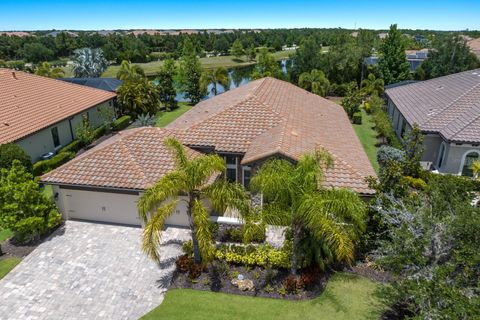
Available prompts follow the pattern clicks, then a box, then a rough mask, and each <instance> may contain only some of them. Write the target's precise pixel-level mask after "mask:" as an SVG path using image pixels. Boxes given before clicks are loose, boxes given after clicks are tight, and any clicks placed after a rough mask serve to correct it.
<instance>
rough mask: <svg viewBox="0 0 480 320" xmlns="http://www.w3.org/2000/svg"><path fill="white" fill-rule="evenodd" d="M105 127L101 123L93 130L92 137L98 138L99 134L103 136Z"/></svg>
mask: <svg viewBox="0 0 480 320" xmlns="http://www.w3.org/2000/svg"><path fill="white" fill-rule="evenodd" d="M106 129H107V127H106V126H105V125H101V126H100V127H98V128H97V129H95V130H93V138H94V139H98V138H100V137H101V136H103V135H104V134H105V131H106Z"/></svg>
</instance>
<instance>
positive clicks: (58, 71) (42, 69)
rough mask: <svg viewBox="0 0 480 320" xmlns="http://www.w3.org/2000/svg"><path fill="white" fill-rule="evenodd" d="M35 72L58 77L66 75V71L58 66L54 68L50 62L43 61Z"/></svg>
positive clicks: (43, 75) (44, 75)
mask: <svg viewBox="0 0 480 320" xmlns="http://www.w3.org/2000/svg"><path fill="white" fill-rule="evenodd" d="M35 74H36V75H38V76H42V77H48V78H53V79H57V78H63V77H64V76H65V71H63V70H62V68H58V67H56V68H52V67H51V66H50V64H49V63H48V62H42V63H41V64H40V65H39V66H38V68H37V70H36V71H35Z"/></svg>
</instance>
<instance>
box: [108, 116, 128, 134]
mask: <svg viewBox="0 0 480 320" xmlns="http://www.w3.org/2000/svg"><path fill="white" fill-rule="evenodd" d="M130 120H131V117H130V116H122V117H120V118H118V119H117V120H115V121H113V123H112V129H113V130H115V131H120V130H123V129H125V128H126V127H128V125H129V124H130Z"/></svg>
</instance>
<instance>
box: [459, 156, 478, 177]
mask: <svg viewBox="0 0 480 320" xmlns="http://www.w3.org/2000/svg"><path fill="white" fill-rule="evenodd" d="M478 159H479V153H478V152H475V151H471V152H469V153H468V154H467V155H466V156H465V159H464V161H463V168H462V176H468V177H473V170H472V164H473V162H474V161H476V160H478Z"/></svg>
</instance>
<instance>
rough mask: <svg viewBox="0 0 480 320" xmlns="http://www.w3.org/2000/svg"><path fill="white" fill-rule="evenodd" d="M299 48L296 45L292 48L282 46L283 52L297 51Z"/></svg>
mask: <svg viewBox="0 0 480 320" xmlns="http://www.w3.org/2000/svg"><path fill="white" fill-rule="evenodd" d="M298 48H299V46H297V45H296V44H295V43H294V44H292V45H291V46H287V45H283V46H282V51H295V50H297V49H298Z"/></svg>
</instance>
